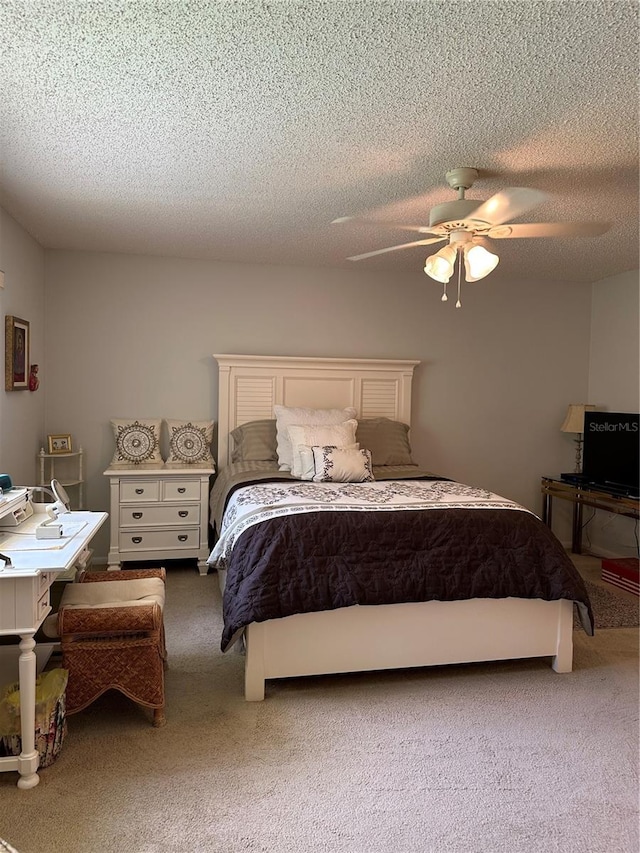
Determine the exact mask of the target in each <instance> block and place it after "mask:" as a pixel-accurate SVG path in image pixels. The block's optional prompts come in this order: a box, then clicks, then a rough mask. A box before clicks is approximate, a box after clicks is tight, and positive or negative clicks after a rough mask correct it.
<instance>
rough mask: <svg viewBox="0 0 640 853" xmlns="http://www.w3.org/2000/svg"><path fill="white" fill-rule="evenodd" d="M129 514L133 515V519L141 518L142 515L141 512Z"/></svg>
mask: <svg viewBox="0 0 640 853" xmlns="http://www.w3.org/2000/svg"><path fill="white" fill-rule="evenodd" d="M131 514H132V515H133V517H134V518H142V513H141V512H133V513H131Z"/></svg>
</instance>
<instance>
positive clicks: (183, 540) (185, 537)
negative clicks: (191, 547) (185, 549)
mask: <svg viewBox="0 0 640 853" xmlns="http://www.w3.org/2000/svg"><path fill="white" fill-rule="evenodd" d="M188 538H189V537H188V536H186V535H185V534H184V533H183V534H182V536H178V542H186V541H187V539H188Z"/></svg>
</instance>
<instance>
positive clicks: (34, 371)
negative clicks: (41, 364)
mask: <svg viewBox="0 0 640 853" xmlns="http://www.w3.org/2000/svg"><path fill="white" fill-rule="evenodd" d="M39 387H40V380H39V379H38V365H37V364H32V365H31V372H30V373H29V391H37V390H38V388H39Z"/></svg>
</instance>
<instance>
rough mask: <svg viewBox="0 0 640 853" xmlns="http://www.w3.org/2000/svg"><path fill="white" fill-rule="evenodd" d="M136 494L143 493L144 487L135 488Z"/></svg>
mask: <svg viewBox="0 0 640 853" xmlns="http://www.w3.org/2000/svg"><path fill="white" fill-rule="evenodd" d="M136 495H144V489H136Z"/></svg>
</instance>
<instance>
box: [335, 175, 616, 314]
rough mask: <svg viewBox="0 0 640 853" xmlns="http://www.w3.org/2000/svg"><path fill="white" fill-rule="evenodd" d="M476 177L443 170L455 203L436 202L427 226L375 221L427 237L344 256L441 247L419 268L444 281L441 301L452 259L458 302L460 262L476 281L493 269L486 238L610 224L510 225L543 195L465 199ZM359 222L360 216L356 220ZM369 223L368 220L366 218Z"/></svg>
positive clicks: (593, 230) (593, 229)
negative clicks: (454, 196)
mask: <svg viewBox="0 0 640 853" xmlns="http://www.w3.org/2000/svg"><path fill="white" fill-rule="evenodd" d="M477 177H478V170H477V169H472V168H469V167H466V166H465V167H460V168H457V169H451V171H449V172H447V174H446V180H447V183H448V184H449V186H450V187H451V188H452V189H453V190H456V191H457V193H458V198H457V199H456V201H449V202H445V203H444V204H438V205H436V206H435V207H434V208H432V210H431V212H430V214H429V225H403V224H401V223H397V222H379V224H381V225H392V226H393V227H395V228H400V229H402V230H404V231H415V232H417V233H419V234H427V235H433V236H431V237H427V238H426V239H420V240H413V241H412V242H410V243H401V244H400V245H398V246H387V247H386V248H384V249H376V250H375V251H373V252H365V253H364V254H362V255H353V256H352V257H350V258H348V259H347V260H350V261H361V260H364V258H371V257H373V256H374V255H382V254H384V253H385V252H396V251H398V250H400V249H409V248H411V247H413V246H428V245H430V244H432V243H441V242H444V241H445V240H446V241H447V245H446V246H444V248H442V249H440V251H438V252H436V253H435V254H434V255H431V256H430V257H428V258H427V260H426V263H425V267H424V271H425V273H426V274H427V275H428V276H430V277H431V278H433V279H435V280H436V281H440V282H442V283H443V284H444V292H443V294H442V301H443V302H446V301H447V283H448V282H449V279H450V278H451V276H452V275H453V271H454V267H455V263H456V259H457V258H458V257H460V263H459V264H458V301H457V302H456V308H460V307H461V303H460V279H461V274H462V261H463V260H464V266H465V280H466V281H478V280H479V279H481V278H484V277H485V276H486V275H489V273H490V272H491V271H492V270H493V269H495V268H496V266H497V264H498V261H499V260H500V259H499V257H498V255H496V254H494V253H493V252H490V251H489V249H488V248H487V244H488V245H489V246H491V243H490V240H504V239H507V238H514V237H517V238H519V237H596V236H598V235H599V234H604V232H605V231H608V230H609V228H610V227H611V226H610V224H608V223H603V222H540V223H526V224H524V223H523V224H520V223H514V224H511V220H513V219H517V217H519V216H521V215H522V214H523V213H526V212H527V211H529V210H531V209H532V208H534V207H536V206H537V205H539V204H541V203H542V202H543V201H545V199H546V198H548V196H547V194H546V193H544V192H541V191H540V190H533V189H527V188H526V187H507V188H506V189H504V190H501V191H500V192H498V193H496V194H495V195H493V196H491V198H489V199H487V201H480V200H478V199H466V198H465V192H466V191H467V190H468V189H469V188H470V187H472V186H473V184H474V182H475V180H476V178H477ZM349 221H358V219H357V217H353V216H342V217H339V218H338V219H334V220H333V223H332V224H337V223H342V222H349ZM361 221H362V220H361ZM367 221H369V222H373V220H367Z"/></svg>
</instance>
